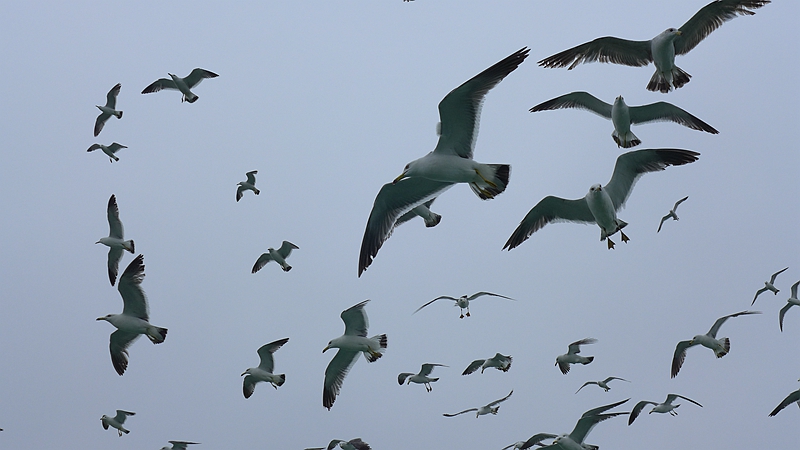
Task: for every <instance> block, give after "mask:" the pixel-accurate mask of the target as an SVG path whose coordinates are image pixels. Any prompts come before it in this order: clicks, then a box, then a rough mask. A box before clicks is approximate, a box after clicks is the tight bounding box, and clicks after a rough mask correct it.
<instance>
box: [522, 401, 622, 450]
mask: <svg viewBox="0 0 800 450" xmlns="http://www.w3.org/2000/svg"><path fill="white" fill-rule="evenodd" d="M628 400H630V399H629V398H628V399H625V400H622V401H619V402H616V403H611V404H610V405H605V406H600V407H598V408H594V409H590V410H588V411H586V412H585V413H583V415H581V418H580V419H578V423H576V424H575V428H573V429H572V432H571V433H570V434H562V435H560V436H556V435H554V434H552V435H547V434H544V433H541V434H539V435H538V436H541V437H542V438H543V439H544V438H546V437H553V438H554V440H553V442H552V443H551V444H550V445H546V446H543V447H541V449H542V450H544V449H547V450H556V449H558V450H598V448H599V447H598V446H596V445H590V444H584V443H583V441H584V440H585V439H586V436H588V435H589V432H590V431H592V429H593V428H594V426H595V425H597V424H598V423H600V422H602V421H604V420H607V419H610V418H612V417H616V416H621V415H624V414H630V413H628V412H612V413H605V412H606V411H608V410H609V409H612V408H616V407H617V406H619V405H621V404H623V403H625V402H627V401H628ZM604 413H605V414H604ZM536 436H537V435H534V436H533V437H532V438H531V439H533V438H534V437H536ZM529 441H530V439H529ZM532 445H533V444H531V445H530V446H527V447H526V446H522V447H521V448H522V449H526V448H529V447H531V446H532Z"/></svg>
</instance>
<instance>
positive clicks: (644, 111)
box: [530, 92, 719, 148]
mask: <svg viewBox="0 0 800 450" xmlns="http://www.w3.org/2000/svg"><path fill="white" fill-rule="evenodd" d="M560 108H580V109H585V110H587V111H591V112H593V113H595V114H597V115H599V116H601V117H605V118H606V119H610V120H611V122H612V123H613V124H614V132H613V133H611V138H612V139H614V142H616V143H617V147H623V148H631V147H635V146H637V145H639V144H641V143H642V141H640V140H639V138H637V137H636V135H634V134H633V133H632V132H631V125H636V124H640V123H651V122H663V121H670V122H675V123H678V124H681V125H683V126H685V127H689V128H691V129H693V130H698V131H705V132H707V133H711V134H719V131H717V130H715V129H714V127H712V126H711V125H709V124H707V123H705V122H703V121H702V120H700V119H698V118H697V117H695V116H693V115H691V114H689V113H688V112H686V111H684V110H683V109H681V108H678V107H677V106H675V105H673V104H671V103H667V102H657V103H651V104H649V105H642V106H628V105H627V104H625V99H623V98H622V96H621V95H620V96H619V97H617V98H616V100H614V104H613V105H609V104H608V103H606V102H604V101H602V100H600V99H599V98H597V97H595V96H593V95H592V94H590V93H588V92H571V93H569V94H566V95H562V96H561V97H556V98H554V99H552V100H548V101H546V102H544V103H540V104H538V105H536V106H534V107H533V108H531V110H530V111H531V112H537V111H547V110H552V109H560Z"/></svg>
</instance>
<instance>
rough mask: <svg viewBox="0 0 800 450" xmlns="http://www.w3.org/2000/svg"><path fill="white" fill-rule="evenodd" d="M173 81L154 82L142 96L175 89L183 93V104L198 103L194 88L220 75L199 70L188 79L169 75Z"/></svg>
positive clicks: (160, 80)
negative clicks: (205, 80) (207, 79)
mask: <svg viewBox="0 0 800 450" xmlns="http://www.w3.org/2000/svg"><path fill="white" fill-rule="evenodd" d="M168 75H169V77H170V78H171V79H167V78H159V79H157V80H156V81H154V82H152V83H151V84H150V86H147V87H146V88H144V90H142V94H150V93H151V92H158V91H160V90H162V89H174V90H176V91H181V93H182V94H183V96H182V97H181V103H182V102H185V101H186V102H189V103H194V102H196V101H197V99H198V97H197V96H196V95H194V93H193V92H192V91H190V90H189V89H192V88H193V87H195V86H197V85H198V84H200V82H201V81H203V79H204V78H216V77H218V76H219V75H217V74H215V73H214V72H210V71H208V70H205V69H201V68H199V67H198V68H197V69H194V70H193V71H192V73H190V74H189V75H188V76H186V78H181V77H179V76H176V75H174V74H171V73H170V74H168Z"/></svg>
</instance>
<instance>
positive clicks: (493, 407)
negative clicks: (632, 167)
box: [442, 390, 514, 419]
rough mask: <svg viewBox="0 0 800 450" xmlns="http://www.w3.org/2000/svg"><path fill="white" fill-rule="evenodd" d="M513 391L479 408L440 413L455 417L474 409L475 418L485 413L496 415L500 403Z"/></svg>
mask: <svg viewBox="0 0 800 450" xmlns="http://www.w3.org/2000/svg"><path fill="white" fill-rule="evenodd" d="M513 393H514V391H513V390H512V391H511V392H509V393H508V395H506V396H505V397H503V398H501V399H500V400H495V401H493V402H492V403H489V404H488V405H484V406H481V407H480V408H470V409H465V410H463V411H460V412H457V413H455V414H442V415H443V416H445V417H455V416H457V415H459V414H464V413H468V412H471V411H476V414H475V418H476V419H477V418H478V417H480V416H483V415H486V414H493V415H496V414H497V411H498V410H499V409H500V403H503V402H504V401H506V400H508V398H509V397H511V394H513Z"/></svg>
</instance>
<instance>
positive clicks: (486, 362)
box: [461, 353, 513, 375]
mask: <svg viewBox="0 0 800 450" xmlns="http://www.w3.org/2000/svg"><path fill="white" fill-rule="evenodd" d="M512 360H513V359H512V358H511V356H505V355H501V354H500V353H495V355H494V356H492V357H491V358H489V359H476V360H475V361H472V362H471V363H470V364H469V366H467V368H466V369H464V372H463V373H462V374H461V375H469V374H471V373H473V372H475V371H476V370H478V369H481V373H483V371H484V370H486V369H488V368H490V367H494V368H495V369H497V370H501V371H503V372H508V369H510V368H511V361H512Z"/></svg>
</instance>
